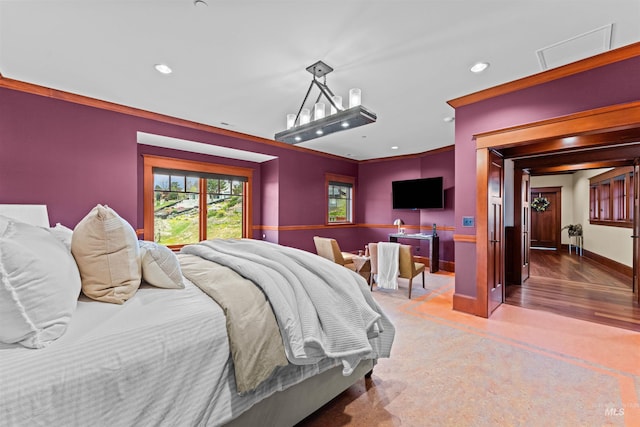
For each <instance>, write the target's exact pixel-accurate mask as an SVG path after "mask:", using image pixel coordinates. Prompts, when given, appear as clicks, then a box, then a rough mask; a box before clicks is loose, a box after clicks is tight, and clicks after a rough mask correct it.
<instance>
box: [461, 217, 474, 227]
mask: <svg viewBox="0 0 640 427" xmlns="http://www.w3.org/2000/svg"><path fill="white" fill-rule="evenodd" d="M462 226H463V227H473V226H474V218H473V217H472V216H463V217H462Z"/></svg>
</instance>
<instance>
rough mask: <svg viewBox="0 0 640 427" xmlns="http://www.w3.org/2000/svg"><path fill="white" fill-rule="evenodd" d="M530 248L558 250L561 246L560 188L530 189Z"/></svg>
mask: <svg viewBox="0 0 640 427" xmlns="http://www.w3.org/2000/svg"><path fill="white" fill-rule="evenodd" d="M530 199H531V209H530V210H529V212H530V215H531V231H530V237H529V238H530V239H531V240H530V246H529V247H530V248H531V249H547V250H555V251H559V250H560V247H561V243H562V240H561V235H560V229H561V228H562V225H561V223H560V221H561V218H562V188H561V187H544V188H539V187H538V188H532V189H531V197H530Z"/></svg>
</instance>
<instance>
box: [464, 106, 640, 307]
mask: <svg viewBox="0 0 640 427" xmlns="http://www.w3.org/2000/svg"><path fill="white" fill-rule="evenodd" d="M560 123H561V126H560V125H559V124H560ZM475 138H476V152H477V156H476V159H477V163H476V164H477V172H476V174H477V189H478V193H477V203H476V216H477V219H478V221H477V224H478V225H477V246H476V271H477V281H476V293H477V297H476V298H475V299H474V301H473V303H474V312H475V313H476V314H478V315H480V316H484V317H488V316H489V314H490V312H489V311H488V304H487V300H488V296H489V290H490V285H489V277H488V275H487V274H486V273H487V271H486V270H487V269H486V265H487V264H486V263H487V262H490V261H491V260H489V259H488V256H489V240H490V239H489V233H488V229H487V225H488V203H487V200H486V196H487V188H488V180H489V177H488V170H489V156H488V155H487V153H488V151H489V150H490V149H491V150H496V151H498V152H500V154H501V155H503V156H504V158H509V159H516V160H517V161H520V159H521V161H522V162H523V163H522V164H521V165H518V166H517V167H520V166H522V168H523V169H526V168H528V166H524V164H525V163H526V162H534V163H535V166H536V167H538V168H542V167H544V168H546V170H547V171H548V173H552V171H554V170H556V171H564V172H566V171H571V170H582V169H585V168H587V169H588V168H597V167H615V166H618V165H621V164H625V165H628V164H629V162H631V163H632V164H633V163H634V159H637V158H638V157H640V102H635V103H630V104H623V105H617V106H611V107H605V108H600V109H595V110H590V111H585V112H580V113H576V114H572V115H569V116H564V117H560V118H557V119H551V120H546V121H542V122H539V123H530V124H527V125H523V126H518V127H514V128H510V129H501V130H498V131H493V132H487V133H484V134H479V135H475ZM635 185H636V186H637V185H638V183H637V176H636V183H635ZM515 188H520V186H519V185H516V186H515ZM635 203H636V205H637V203H638V199H637V198H636V199H635ZM514 210H515V211H516V212H519V210H518V209H514ZM637 210H638V209H637V208H636V211H637ZM636 218H637V217H636ZM636 228H637V227H636ZM513 234H514V235H515V236H517V239H518V241H517V242H516V244H515V245H514V247H520V241H519V239H520V236H521V235H522V230H521V229H520V230H516V232H515V233H513ZM516 267H517V268H518V271H516V272H515V273H516V275H517V274H519V273H522V272H521V268H522V265H521V263H520V262H518V265H517V266H516ZM633 271H634V274H633V290H634V292H635V297H634V301H635V302H634V303H635V304H638V303H639V302H640V292H638V276H639V275H638V274H637V271H638V255H637V254H636V255H634V257H633ZM466 304H467V306H470V305H471V302H469V301H467V302H466Z"/></svg>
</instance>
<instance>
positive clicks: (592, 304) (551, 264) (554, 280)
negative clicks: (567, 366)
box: [505, 250, 640, 332]
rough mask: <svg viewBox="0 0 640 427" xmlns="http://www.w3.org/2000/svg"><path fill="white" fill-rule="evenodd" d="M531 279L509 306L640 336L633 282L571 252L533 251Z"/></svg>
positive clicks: (509, 292)
mask: <svg viewBox="0 0 640 427" xmlns="http://www.w3.org/2000/svg"><path fill="white" fill-rule="evenodd" d="M530 260H531V275H530V277H529V279H528V280H526V281H525V282H524V285H523V286H513V285H512V286H507V288H506V292H505V293H506V298H505V303H507V304H511V305H517V306H520V307H526V308H531V309H534V310H544V311H550V312H553V313H556V314H560V315H563V316H567V317H573V318H577V319H582V320H588V321H591V322H596V323H602V324H605V325H610V326H616V327H619V328H624V329H630V330H634V331H638V332H640V306H639V305H638V304H637V303H636V302H634V301H635V296H634V295H633V292H632V288H631V278H630V277H628V276H625V275H624V274H622V273H620V272H617V271H615V270H612V269H610V268H607V267H604V266H602V265H601V264H599V263H597V262H595V261H593V260H590V259H588V258H585V257H580V256H578V255H576V254H575V253H574V254H569V253H568V251H566V250H563V251H549V250H531V257H530Z"/></svg>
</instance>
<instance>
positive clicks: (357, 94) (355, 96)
mask: <svg viewBox="0 0 640 427" xmlns="http://www.w3.org/2000/svg"><path fill="white" fill-rule="evenodd" d="M361 102H362V92H361V91H360V89H358V88H353V89H350V90H349V108H353V107H357V106H358V105H360V104H361Z"/></svg>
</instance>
